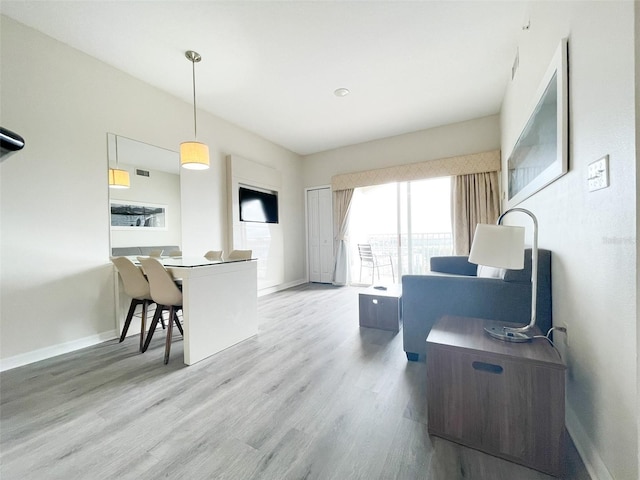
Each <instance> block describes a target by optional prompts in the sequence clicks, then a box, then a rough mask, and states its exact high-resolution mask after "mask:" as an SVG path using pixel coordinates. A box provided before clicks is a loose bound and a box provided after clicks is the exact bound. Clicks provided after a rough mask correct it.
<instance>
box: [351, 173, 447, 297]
mask: <svg viewBox="0 0 640 480" xmlns="http://www.w3.org/2000/svg"><path fill="white" fill-rule="evenodd" d="M351 208H352V211H351V216H350V224H349V231H350V235H349V237H350V259H351V272H352V275H351V279H352V282H353V283H364V284H371V283H376V284H377V283H392V281H393V280H392V272H391V268H389V267H384V268H381V269H380V272H377V271H376V272H372V271H371V269H370V268H363V269H362V275H360V258H359V255H358V247H357V245H358V243H368V244H371V247H372V250H373V252H374V254H376V255H380V256H387V258H388V256H389V255H390V256H391V258H392V261H393V266H394V271H393V274H394V275H393V276H394V277H395V282H396V283H399V282H400V278H401V276H402V275H403V274H422V273H426V272H428V271H429V259H430V258H431V257H432V256H439V255H451V254H452V251H453V240H452V234H451V177H440V178H430V179H427V180H417V181H411V182H401V183H389V184H385V185H378V186H372V187H364V188H357V189H355V191H354V197H353V202H352V207H351ZM372 274H373V276H372ZM378 275H380V278H379V279H378Z"/></svg>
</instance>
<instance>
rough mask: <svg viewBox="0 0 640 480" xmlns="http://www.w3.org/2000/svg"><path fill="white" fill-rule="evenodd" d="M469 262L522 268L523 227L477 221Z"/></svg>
mask: <svg viewBox="0 0 640 480" xmlns="http://www.w3.org/2000/svg"><path fill="white" fill-rule="evenodd" d="M469 262H471V263H476V264H478V265H487V266H490V267H497V268H508V269H511V270H522V269H523V268H524V228H523V227H509V226H504V225H488V224H484V223H479V224H478V225H477V226H476V233H475V235H474V237H473V244H472V245H471V253H470V254H469Z"/></svg>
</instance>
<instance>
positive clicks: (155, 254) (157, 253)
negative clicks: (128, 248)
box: [149, 249, 164, 258]
mask: <svg viewBox="0 0 640 480" xmlns="http://www.w3.org/2000/svg"><path fill="white" fill-rule="evenodd" d="M162 252H164V250H162V249H159V250H151V251H150V252H149V256H150V257H154V258H160V257H161V256H162Z"/></svg>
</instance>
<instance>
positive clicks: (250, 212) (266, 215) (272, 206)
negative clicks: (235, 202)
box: [238, 187, 278, 223]
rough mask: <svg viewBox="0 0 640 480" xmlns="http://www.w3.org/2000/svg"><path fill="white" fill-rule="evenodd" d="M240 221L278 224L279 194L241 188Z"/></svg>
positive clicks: (239, 196) (239, 195) (239, 194)
mask: <svg viewBox="0 0 640 480" xmlns="http://www.w3.org/2000/svg"><path fill="white" fill-rule="evenodd" d="M238 198H239V202H240V221H241V222H258V223H278V194H277V193H275V192H267V191H263V190H254V189H251V188H247V187H240V190H239V192H238Z"/></svg>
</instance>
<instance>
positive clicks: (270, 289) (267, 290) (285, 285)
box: [258, 279, 308, 297]
mask: <svg viewBox="0 0 640 480" xmlns="http://www.w3.org/2000/svg"><path fill="white" fill-rule="evenodd" d="M305 283H308V282H307V281H306V280H304V279H302V280H294V281H293V282H287V283H281V284H280V285H276V286H275V287H268V288H263V289H262V290H258V297H264V296H265V295H269V294H270V293H276V292H279V291H280V290H286V289H287V288H291V287H297V286H298V285H303V284H305Z"/></svg>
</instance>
